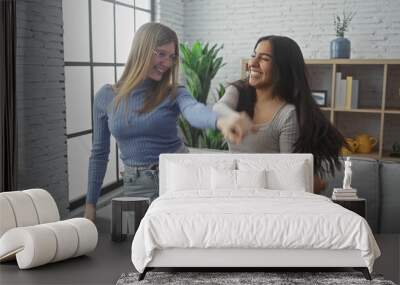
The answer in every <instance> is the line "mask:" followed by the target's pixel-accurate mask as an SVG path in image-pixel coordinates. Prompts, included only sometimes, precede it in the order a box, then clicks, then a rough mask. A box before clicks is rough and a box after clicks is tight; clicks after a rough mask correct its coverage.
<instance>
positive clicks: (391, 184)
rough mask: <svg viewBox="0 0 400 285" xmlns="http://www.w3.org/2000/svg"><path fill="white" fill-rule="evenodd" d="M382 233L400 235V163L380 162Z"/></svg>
mask: <svg viewBox="0 0 400 285" xmlns="http://www.w3.org/2000/svg"><path fill="white" fill-rule="evenodd" d="M380 183H381V201H382V204H381V210H380V230H379V232H381V233H400V223H399V219H398V217H400V163H398V162H390V161H381V162H380Z"/></svg>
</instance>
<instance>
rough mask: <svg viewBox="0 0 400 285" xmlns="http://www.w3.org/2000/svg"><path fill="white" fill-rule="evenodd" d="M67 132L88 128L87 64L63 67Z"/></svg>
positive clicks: (89, 123)
mask: <svg viewBox="0 0 400 285" xmlns="http://www.w3.org/2000/svg"><path fill="white" fill-rule="evenodd" d="M65 101H66V111H67V113H66V117H67V134H71V133H76V132H80V131H85V130H90V129H91V128H92V122H91V108H90V104H91V102H90V69H89V67H87V66H66V67H65Z"/></svg>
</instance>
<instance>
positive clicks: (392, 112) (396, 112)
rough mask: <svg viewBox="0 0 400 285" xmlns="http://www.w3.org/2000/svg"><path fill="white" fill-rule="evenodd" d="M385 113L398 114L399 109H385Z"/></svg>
mask: <svg viewBox="0 0 400 285" xmlns="http://www.w3.org/2000/svg"><path fill="white" fill-rule="evenodd" d="M384 112H385V114H400V110H385V111H384Z"/></svg>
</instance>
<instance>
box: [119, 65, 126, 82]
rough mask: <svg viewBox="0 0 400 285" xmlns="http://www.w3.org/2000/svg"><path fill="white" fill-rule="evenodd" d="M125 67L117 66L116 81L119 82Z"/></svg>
mask: <svg viewBox="0 0 400 285" xmlns="http://www.w3.org/2000/svg"><path fill="white" fill-rule="evenodd" d="M124 69H125V66H117V80H119V79H120V78H121V76H122V73H123V72H124Z"/></svg>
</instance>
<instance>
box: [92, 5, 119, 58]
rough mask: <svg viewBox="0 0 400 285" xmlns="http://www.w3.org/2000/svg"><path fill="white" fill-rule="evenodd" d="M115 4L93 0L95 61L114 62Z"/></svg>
mask: <svg viewBox="0 0 400 285" xmlns="http://www.w3.org/2000/svg"><path fill="white" fill-rule="evenodd" d="M113 18H114V16H113V4H112V3H109V2H105V1H101V0H92V24H93V26H92V37H93V61H94V62H114V20H113Z"/></svg>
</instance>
